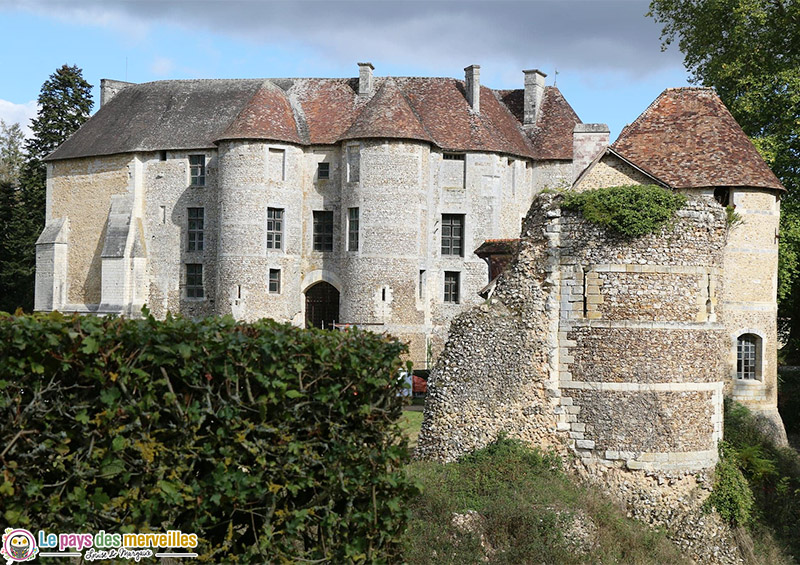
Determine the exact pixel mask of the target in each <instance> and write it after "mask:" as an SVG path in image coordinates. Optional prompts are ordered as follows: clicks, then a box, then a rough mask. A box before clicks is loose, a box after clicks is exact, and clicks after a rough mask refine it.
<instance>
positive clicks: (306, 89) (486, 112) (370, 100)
mask: <svg viewBox="0 0 800 565" xmlns="http://www.w3.org/2000/svg"><path fill="white" fill-rule="evenodd" d="M374 84H375V94H374V95H373V96H372V97H364V96H359V95H358V92H357V91H358V79H313V78H312V79H248V80H174V81H158V82H150V83H144V84H137V85H131V86H128V87H126V88H125V89H123V90H122V91H120V92H119V93H118V94H117V95H116V96H115V97H114V98H113V99H112V100H111V101H110V102H108V103H107V104H105V105H104V106H103V107H102V108H101V109H100V110H99V111H98V112H97V113H96V114H95V115H94V116H93V117H92V118H91V119H90V120H89V121H88V122H86V124H84V126H83V127H82V128H81V129H80V130H78V132H76V133H75V134H74V135H73V136H72V137H70V138H69V139H68V140H67V141H66V142H65V143H64V144H62V145H61V146H60V147H59V148H58V149H56V150H55V151H54V152H53V153H52V154H51V155H50V156H49V157H48V159H49V160H55V159H70V158H76V157H88V156H94V155H109V154H114V153H126V152H132V151H156V150H161V149H200V148H207V147H208V148H210V147H214V144H215V142H217V141H220V140H223V139H269V140H274V141H282V142H287V143H296V144H299V145H328V144H334V143H338V142H340V141H343V140H346V139H364V138H405V139H418V140H423V141H428V142H430V143H432V144H433V145H435V146H437V147H439V148H441V149H445V150H451V151H486V152H497V153H506V154H510V155H517V156H522V157H529V158H539V159H571V158H572V127H573V126H574V124H575V123H579V122H580V120H578V118H577V116H576V115H575V112H574V111H573V110H572V108H571V107H570V106H569V104H567V102H566V101H565V100H564V98H563V96H561V93H560V92H558V90H557V89H555V88H554V87H548V88H547V89H546V90H545V96H544V102H543V105H542V113H541V115H540V120H539V123H538V124H537V126H536V127H535V128H528V130H529V131H527V133H526V131H525V128H523V126H522V123H521V113H522V112H521V103H522V93H523V91H522V90H516V91H493V90H491V89H489V88H486V87H481V97H480V112H475V111H473V110H472V109H471V108H470V106H469V104H468V103H467V100H466V97H465V95H464V83H463V81H461V80H456V79H451V78H419V77H400V78H375V80H374ZM517 106H519V107H517Z"/></svg>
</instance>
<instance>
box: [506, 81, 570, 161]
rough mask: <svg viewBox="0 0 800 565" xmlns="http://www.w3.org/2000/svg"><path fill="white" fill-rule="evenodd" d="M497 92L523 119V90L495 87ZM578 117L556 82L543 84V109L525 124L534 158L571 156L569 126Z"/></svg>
mask: <svg viewBox="0 0 800 565" xmlns="http://www.w3.org/2000/svg"><path fill="white" fill-rule="evenodd" d="M497 95H498V97H499V98H500V100H501V101H502V102H503V104H505V105H506V107H508V109H509V110H510V111H511V113H512V114H514V116H515V117H516V118H517V120H519V121H520V122H522V113H523V106H524V99H525V91H524V90H498V91H497ZM580 123H582V122H581V119H580V118H579V117H578V114H576V113H575V110H573V109H572V106H570V105H569V102H567V101H566V99H565V98H564V95H563V94H561V91H560V90H558V88H556V87H555V86H546V87H545V89H544V96H543V97H542V110H541V112H540V113H539V118H538V119H537V120H536V124H534V125H533V126H532V127H530V128H528V132H527V133H528V137H529V138H530V140H531V143H532V144H533V158H534V159H543V160H544V159H553V160H567V161H569V160H571V159H572V130H573V129H574V128H575V125H576V124H580Z"/></svg>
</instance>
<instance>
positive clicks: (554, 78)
mask: <svg viewBox="0 0 800 565" xmlns="http://www.w3.org/2000/svg"><path fill="white" fill-rule="evenodd" d="M557 83H558V67H556V72H555V73H553V86H555V85H556V84H557Z"/></svg>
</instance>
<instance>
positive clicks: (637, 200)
mask: <svg viewBox="0 0 800 565" xmlns="http://www.w3.org/2000/svg"><path fill="white" fill-rule="evenodd" d="M684 204H686V197H685V196H684V195H683V194H679V193H677V192H672V191H669V190H666V189H663V188H661V187H658V186H655V185H631V186H612V187H608V188H598V189H596V190H587V191H585V192H567V193H566V194H565V195H564V202H563V203H562V207H564V208H566V209H568V210H578V211H580V212H581V213H582V214H583V217H584V218H586V219H587V220H588V221H590V222H592V223H594V224H598V225H600V226H603V227H605V228H606V229H609V230H611V231H613V232H616V233H618V234H620V235H622V236H625V237H641V236H643V235H647V234H650V233H655V232H657V231H658V230H660V229H661V228H662V226H664V225H665V224H666V223H667V222H669V221H670V220H671V219H672V217H673V215H674V214H675V212H677V211H678V210H679V209H680V208H681V207H682V206H683V205H684Z"/></svg>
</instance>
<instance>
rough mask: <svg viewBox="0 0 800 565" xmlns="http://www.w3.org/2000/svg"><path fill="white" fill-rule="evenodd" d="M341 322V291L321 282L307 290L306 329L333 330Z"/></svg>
mask: <svg viewBox="0 0 800 565" xmlns="http://www.w3.org/2000/svg"><path fill="white" fill-rule="evenodd" d="M338 321H339V291H338V290H336V287H334V286H333V285H332V284H330V283H327V282H325V281H320V282H318V283H316V284H315V285H313V286H311V287H309V288H308V290H306V327H307V328H311V327H314V328H323V329H326V330H332V329H333V324H334V322H338Z"/></svg>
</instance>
